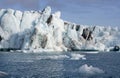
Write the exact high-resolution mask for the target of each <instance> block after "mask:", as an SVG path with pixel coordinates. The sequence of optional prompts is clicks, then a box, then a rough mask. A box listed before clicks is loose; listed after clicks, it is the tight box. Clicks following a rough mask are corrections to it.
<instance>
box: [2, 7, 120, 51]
mask: <svg viewBox="0 0 120 78" xmlns="http://www.w3.org/2000/svg"><path fill="white" fill-rule="evenodd" d="M60 16H61V12H60V11H58V12H55V13H54V14H52V13H51V8H50V7H49V6H48V7H46V8H45V9H44V10H43V11H24V12H21V11H18V10H12V9H1V10H0V50H3V51H4V50H17V51H18V52H19V51H20V52H28V50H29V52H45V51H49V52H54V51H58V52H62V51H99V52H103V51H105V52H106V51H110V50H113V51H119V46H120V39H119V38H120V28H118V27H110V26H106V27H104V26H87V25H78V24H75V23H71V22H67V21H64V20H62V19H61V18H60Z"/></svg>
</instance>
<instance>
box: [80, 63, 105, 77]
mask: <svg viewBox="0 0 120 78" xmlns="http://www.w3.org/2000/svg"><path fill="white" fill-rule="evenodd" d="M79 72H80V73H81V74H83V75H87V76H90V75H97V74H103V73H104V71H103V70H101V69H99V68H97V67H93V66H88V65H87V64H85V65H82V66H81V67H80V68H79Z"/></svg>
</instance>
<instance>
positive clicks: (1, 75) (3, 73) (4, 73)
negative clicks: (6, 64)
mask: <svg viewBox="0 0 120 78" xmlns="http://www.w3.org/2000/svg"><path fill="white" fill-rule="evenodd" d="M7 75H8V74H7V73H6V72H2V71H0V78H1V77H4V76H7Z"/></svg>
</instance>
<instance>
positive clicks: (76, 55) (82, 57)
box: [70, 53, 86, 60]
mask: <svg viewBox="0 0 120 78" xmlns="http://www.w3.org/2000/svg"><path fill="white" fill-rule="evenodd" d="M70 59H71V60H80V59H82V60H86V58H85V55H81V54H75V53H72V54H71V58H70Z"/></svg>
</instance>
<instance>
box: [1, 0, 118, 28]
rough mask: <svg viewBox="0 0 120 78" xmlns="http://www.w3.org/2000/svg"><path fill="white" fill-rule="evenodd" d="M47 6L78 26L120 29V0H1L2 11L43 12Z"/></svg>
mask: <svg viewBox="0 0 120 78" xmlns="http://www.w3.org/2000/svg"><path fill="white" fill-rule="evenodd" d="M46 6H51V8H52V12H53V13H54V12H56V11H61V15H62V16H61V18H62V19H63V20H66V21H70V22H74V23H76V24H83V25H100V26H118V27H120V0H0V9H2V8H4V9H8V8H11V9H15V10H21V11H26V10H42V9H44V8H45V7H46Z"/></svg>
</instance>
